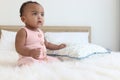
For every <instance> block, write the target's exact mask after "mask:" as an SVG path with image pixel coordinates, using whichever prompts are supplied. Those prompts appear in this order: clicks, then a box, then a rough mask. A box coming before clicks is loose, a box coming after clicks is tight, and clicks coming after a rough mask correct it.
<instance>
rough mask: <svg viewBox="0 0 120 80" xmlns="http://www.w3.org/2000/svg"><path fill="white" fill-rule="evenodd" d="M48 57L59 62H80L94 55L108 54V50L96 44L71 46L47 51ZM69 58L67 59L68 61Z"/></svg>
mask: <svg viewBox="0 0 120 80" xmlns="http://www.w3.org/2000/svg"><path fill="white" fill-rule="evenodd" d="M47 51H48V52H47V54H48V55H49V56H56V57H59V58H60V59H61V60H72V59H76V60H81V59H85V58H88V57H90V56H93V55H96V54H108V53H110V51H109V50H107V49H105V48H104V47H102V46H99V45H96V44H92V43H89V44H85V45H83V44H82V45H81V44H72V45H68V46H67V47H66V48H63V49H60V50H47ZM68 58H69V59H68Z"/></svg>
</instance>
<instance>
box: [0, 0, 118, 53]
mask: <svg viewBox="0 0 120 80" xmlns="http://www.w3.org/2000/svg"><path fill="white" fill-rule="evenodd" d="M24 1H27V0H1V1H0V25H23V23H22V22H21V21H20V18H19V8H20V5H21V4H22V3H23V2H24ZM36 1H38V2H40V3H41V4H42V5H43V6H44V8H45V25H65V26H72V25H76V26H82V25H83V26H91V27H92V43H95V44H98V45H101V46H103V47H106V48H109V49H112V50H115V51H118V50H120V24H119V22H120V17H118V16H120V15H119V14H120V12H119V5H120V3H119V0H36Z"/></svg>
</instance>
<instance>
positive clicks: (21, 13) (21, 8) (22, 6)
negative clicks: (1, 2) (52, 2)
mask: <svg viewBox="0 0 120 80" xmlns="http://www.w3.org/2000/svg"><path fill="white" fill-rule="evenodd" d="M30 3H33V4H38V5H40V4H39V3H38V2H36V1H27V2H24V3H23V4H22V5H21V7H20V17H21V16H22V15H23V12H24V8H25V6H26V5H27V4H30Z"/></svg>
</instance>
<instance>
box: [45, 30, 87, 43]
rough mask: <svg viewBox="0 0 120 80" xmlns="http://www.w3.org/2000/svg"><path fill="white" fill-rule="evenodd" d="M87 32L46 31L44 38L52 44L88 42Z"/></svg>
mask: <svg viewBox="0 0 120 80" xmlns="http://www.w3.org/2000/svg"><path fill="white" fill-rule="evenodd" d="M88 36H89V33H88V32H46V33H45V38H46V40H47V41H49V42H52V43H54V44H60V43H65V44H67V45H70V44H73V43H79V44H88V43H89V38H88Z"/></svg>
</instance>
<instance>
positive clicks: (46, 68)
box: [0, 50, 120, 80]
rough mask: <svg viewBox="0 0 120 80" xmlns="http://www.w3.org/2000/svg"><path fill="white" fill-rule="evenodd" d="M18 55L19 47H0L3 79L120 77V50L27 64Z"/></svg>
mask: <svg viewBox="0 0 120 80" xmlns="http://www.w3.org/2000/svg"><path fill="white" fill-rule="evenodd" d="M17 59H18V54H17V53H16V52H15V51H3V50H1V51H0V75H1V77H0V80H120V77H119V76H120V64H119V63H120V52H112V53H111V54H102V55H99V56H98V55H96V56H91V57H89V58H86V59H83V60H79V61H64V62H53V63H47V64H46V63H41V64H39V63H34V64H33V65H31V66H23V67H18V66H16V61H17Z"/></svg>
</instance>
